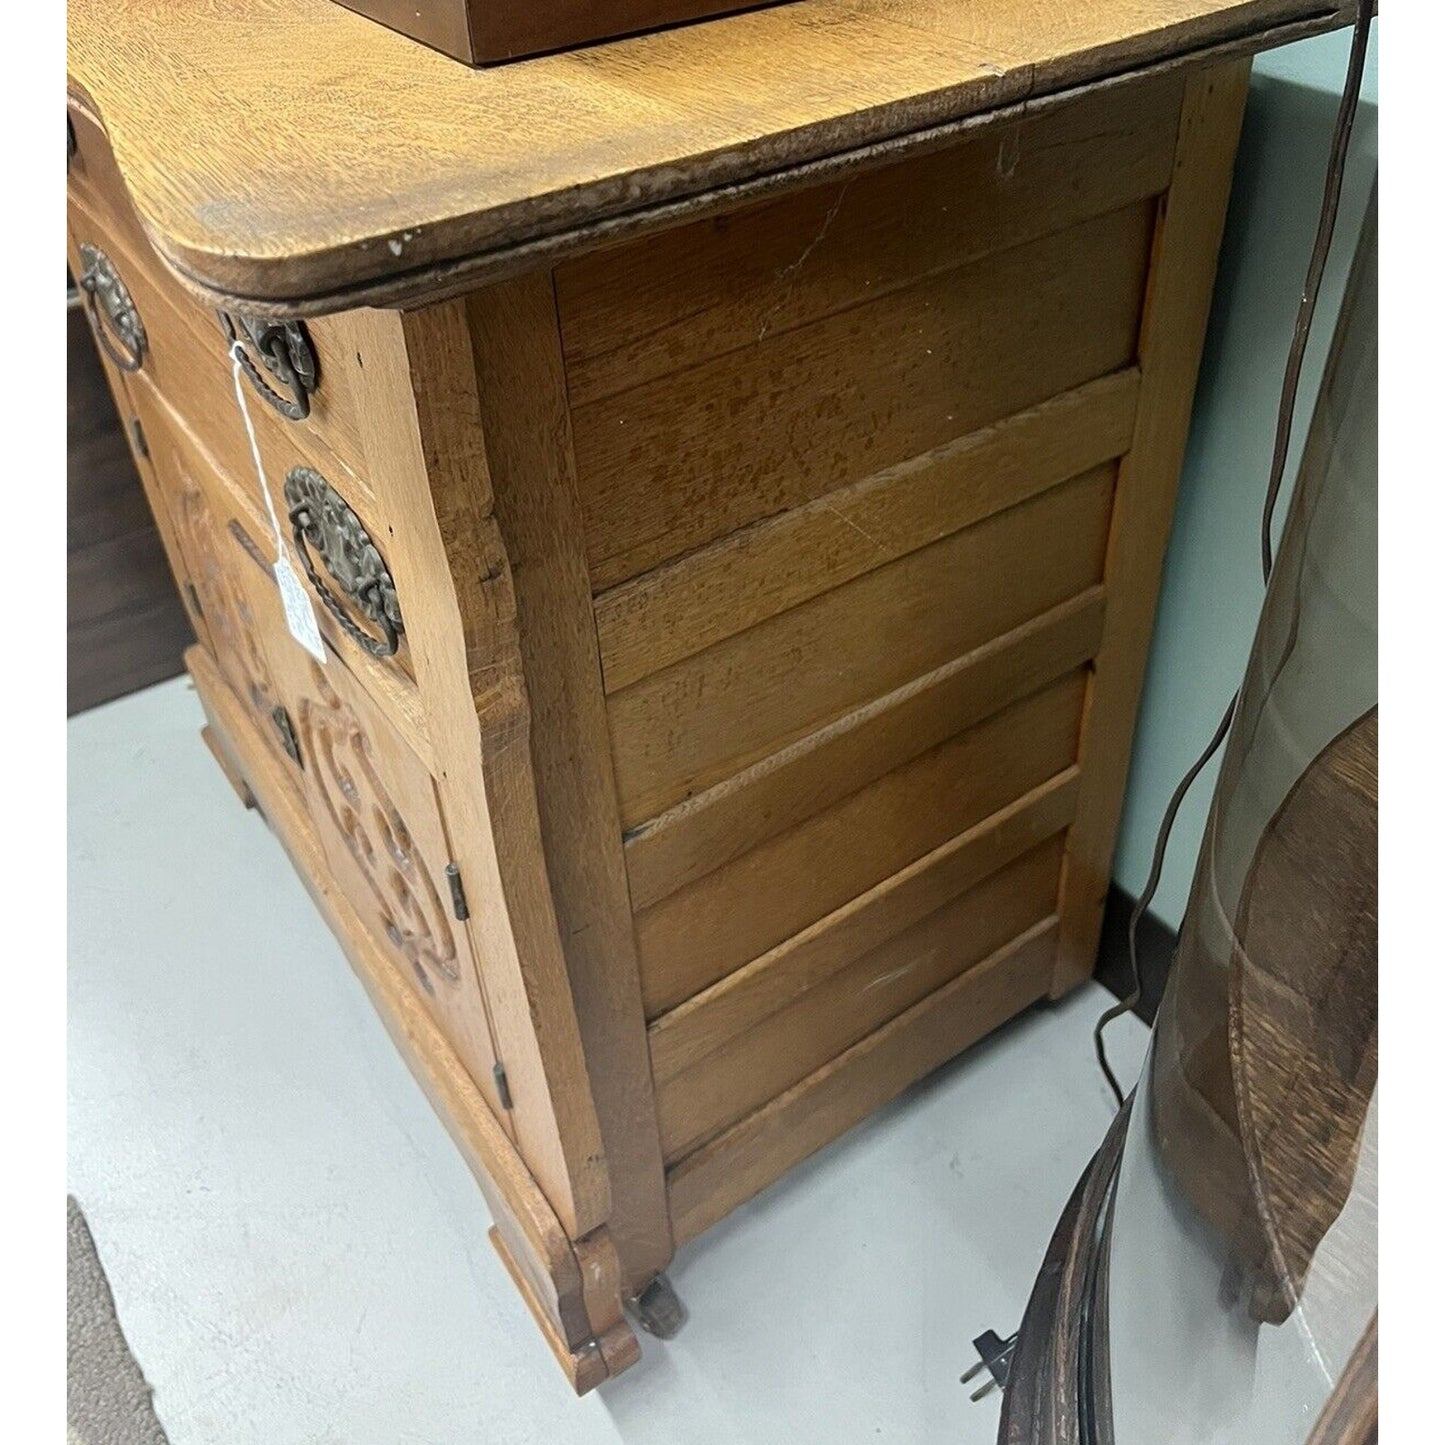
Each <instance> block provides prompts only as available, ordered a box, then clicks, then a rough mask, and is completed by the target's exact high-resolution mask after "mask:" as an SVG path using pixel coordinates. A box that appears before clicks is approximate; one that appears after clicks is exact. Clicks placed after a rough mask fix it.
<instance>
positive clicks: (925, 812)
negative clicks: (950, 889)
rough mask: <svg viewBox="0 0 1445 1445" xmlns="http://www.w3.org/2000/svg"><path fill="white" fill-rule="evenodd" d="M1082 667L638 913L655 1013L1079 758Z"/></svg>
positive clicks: (647, 992) (645, 986)
mask: <svg viewBox="0 0 1445 1445" xmlns="http://www.w3.org/2000/svg"><path fill="white" fill-rule="evenodd" d="M1083 697H1084V677H1083V674H1082V673H1081V672H1079V673H1075V674H1074V675H1073V676H1071V677H1067V678H1064V679H1062V680H1060V681H1059V682H1056V683H1054V684H1052V685H1051V686H1049V687H1047V688H1045V689H1044V690H1043V691H1042V692H1039V693H1036V694H1035V695H1034V696H1033V697H1030V698H1026V699H1024V700H1023V701H1022V702H1019V703H1015V704H1014V705H1013V706H1012V707H1008V708H1005V709H1004V710H1003V711H1002V712H999V713H996V714H994V716H993V717H991V718H989V719H988V720H987V721H986V722H983V723H980V724H978V725H977V726H975V727H973V728H970V729H969V730H968V731H966V732H963V733H961V734H959V735H958V736H957V737H955V738H950V739H949V740H948V741H947V742H945V743H942V744H940V745H939V746H938V747H936V748H932V749H930V750H929V751H928V752H926V753H924V754H923V755H922V756H921V757H918V758H915V759H914V760H913V761H912V762H910V763H908V764H906V765H905V766H903V767H901V768H897V769H895V770H894V771H893V772H891V773H888V774H887V775H886V776H884V777H882V778H880V779H878V781H877V782H875V783H872V784H870V785H869V786H868V787H865V788H861V789H860V790H859V791H858V792H856V793H854V794H852V796H850V797H848V798H845V799H844V800H843V801H842V802H840V803H838V804H835V805H834V806H833V807H831V808H828V809H825V810H824V811H823V812H821V813H818V814H816V815H815V816H813V817H812V818H810V819H808V820H807V822H805V823H801V824H799V825H798V826H797V827H795V828H791V829H789V830H788V831H787V832H786V833H782V834H779V835H778V837H776V838H772V839H770V840H769V841H768V842H766V843H764V844H762V845H761V846H759V847H757V848H754V849H753V850H752V851H751V852H749V853H746V854H744V855H743V856H742V857H741V858H738V859H736V860H735V861H733V862H732V863H729V864H728V865H727V866H726V867H723V868H719V869H716V870H715V871H714V872H712V873H709V874H707V875H706V876H705V877H703V878H700V879H698V880H697V882H695V883H692V884H689V885H688V886H687V887H685V888H682V889H680V890H679V891H678V892H676V893H674V894H672V895H671V896H670V897H668V898H665V899H663V900H662V902H660V903H657V904H654V905H653V906H652V907H651V908H646V909H643V910H642V911H641V912H640V913H638V914H637V917H636V926H637V944H638V961H639V964H640V966H641V969H642V994H643V1001H644V1004H645V1005H646V1009H647V1014H648V1017H649V1018H655V1017H656V1016H657V1015H658V1014H660V1013H664V1012H666V1011H667V1010H668V1009H669V1008H672V1007H674V1006H675V1005H677V1004H679V1003H681V1002H682V1000H683V999H685V998H688V997H689V996H690V995H692V994H694V993H696V992H697V991H698V990H699V989H702V988H706V987H707V986H708V985H709V984H711V983H714V982H716V980H717V979H719V978H721V977H722V976H723V975H724V974H727V973H730V972H731V971H732V970H733V969H735V968H740V967H741V966H742V965H743V964H745V963H747V962H748V961H749V960H750V959H754V958H756V957H758V955H759V954H761V953H763V952H765V951H766V950H767V949H769V948H772V947H774V946H775V945H776V944H778V943H781V942H782V941H783V940H784V939H785V938H788V937H790V936H791V935H792V934H794V933H797V932H798V931H799V930H800V929H803V928H806V927H807V926H808V925H809V924H810V923H813V922H815V921H816V920H817V919H819V918H821V917H823V916H824V915H825V914H827V913H830V912H832V910H833V909H835V908H838V907H840V906H842V905H843V904H844V903H846V902H847V901H848V900H849V899H850V898H856V897H857V896H858V894H860V893H862V892H863V891H864V890H865V889H867V888H871V887H872V886H873V885H874V884H876V883H878V882H881V881H882V880H883V879H884V878H887V877H888V876H889V875H890V874H892V873H896V872H897V871H898V870H899V869H900V868H902V867H904V866H906V865H907V864H909V863H911V862H913V860H914V859H916V858H919V857H921V856H922V855H923V854H925V853H927V852H928V851H929V850H930V849H932V848H936V847H937V846H938V845H939V844H940V843H942V842H944V841H945V840H947V839H949V838H951V837H953V836H954V835H955V834H957V833H960V832H962V831H963V830H964V829H965V828H968V827H970V826H972V825H973V824H974V823H976V822H978V821H979V820H980V819H981V818H985V817H987V816H988V815H989V814H990V813H992V812H994V811H996V810H997V809H999V808H1001V807H1003V806H1005V805H1006V804H1008V803H1010V802H1012V801H1013V800H1014V799H1015V798H1018V797H1020V796H1021V795H1022V794H1024V793H1026V792H1028V791H1029V790H1030V789H1031V788H1034V787H1036V786H1038V784H1040V783H1042V782H1044V781H1045V780H1046V779H1048V778H1051V777H1053V776H1054V775H1055V774H1056V773H1059V772H1062V771H1063V770H1064V769H1065V768H1067V767H1069V766H1070V765H1071V764H1072V763H1073V761H1074V755H1075V749H1076V746H1077V742H1078V727H1079V715H1080V710H1081V708H1082V706H1083Z"/></svg>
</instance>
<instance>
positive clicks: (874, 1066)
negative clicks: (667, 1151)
mask: <svg viewBox="0 0 1445 1445" xmlns="http://www.w3.org/2000/svg"><path fill="white" fill-rule="evenodd" d="M1056 934H1057V923H1056V921H1055V920H1054V919H1052V918H1049V919H1045V920H1044V921H1043V922H1041V923H1037V924H1035V925H1034V926H1033V927H1032V928H1030V929H1029V930H1028V931H1027V932H1026V933H1025V934H1023V935H1022V936H1021V937H1019V938H1017V939H1015V940H1014V941H1013V942H1012V943H1008V944H1005V945H1004V947H1003V948H1001V949H999V950H998V952H996V953H995V954H993V955H992V956H991V957H990V958H988V959H986V960H985V961H984V962H983V963H980V964H978V965H976V966H975V967H973V968H971V969H969V970H968V971H967V972H965V973H963V974H961V975H960V976H959V977H958V978H955V979H954V980H953V981H952V982H950V983H947V984H945V985H944V986H943V987H942V988H941V989H939V990H938V991H937V992H935V993H932V994H930V995H929V996H928V997H927V998H925V999H923V1000H921V1001H920V1002H919V1003H916V1004H914V1006H913V1007H912V1008H911V1009H909V1010H908V1011H907V1012H906V1013H902V1014H899V1016H898V1017H897V1018H895V1019H892V1020H891V1021H890V1022H888V1023H886V1024H884V1025H883V1027H882V1028H880V1029H878V1030H877V1031H876V1032H875V1033H872V1034H870V1035H869V1036H868V1037H867V1038H866V1039H863V1040H861V1041H860V1042H858V1043H856V1044H854V1045H853V1047H852V1048H851V1049H848V1050H847V1051H846V1052H845V1053H843V1054H840V1055H839V1056H838V1057H837V1058H835V1059H833V1060H832V1061H831V1062H829V1063H827V1064H825V1065H824V1066H823V1067H822V1068H821V1069H819V1070H817V1071H816V1072H815V1073H813V1074H810V1075H809V1076H808V1077H807V1078H806V1079H803V1080H802V1081H801V1082H799V1083H797V1084H795V1085H794V1086H793V1087H792V1088H791V1089H789V1090H788V1091H787V1093H785V1094H782V1095H781V1096H779V1097H778V1098H776V1099H774V1100H772V1101H771V1102H770V1103H768V1104H766V1105H764V1106H763V1108H761V1109H759V1110H758V1111H757V1112H756V1113H754V1114H750V1115H749V1116H748V1117H747V1118H746V1119H743V1120H741V1121H739V1122H738V1123H737V1124H735V1125H733V1127H732V1128H731V1129H729V1130H727V1131H726V1132H725V1133H723V1134H720V1135H719V1136H718V1137H717V1138H716V1139H714V1140H712V1141H711V1142H710V1143H708V1144H705V1145H703V1147H702V1148H701V1149H698V1150H696V1151H695V1152H694V1153H692V1154H689V1155H688V1156H687V1158H685V1159H683V1160H682V1161H681V1162H679V1163H678V1164H676V1165H674V1166H673V1168H672V1169H670V1170H669V1171H668V1176H667V1182H668V1201H669V1204H670V1206H671V1209H672V1230H673V1235H674V1237H675V1238H676V1239H677V1241H678V1243H679V1244H681V1243H683V1242H684V1241H686V1240H689V1239H693V1238H695V1237H696V1236H697V1235H699V1234H701V1233H702V1232H703V1230H705V1229H707V1228H709V1227H710V1226H711V1225H713V1224H716V1223H717V1221H718V1220H719V1219H721V1218H722V1217H723V1216H724V1215H726V1214H729V1213H731V1211H732V1210H734V1209H736V1208H737V1207H738V1205H740V1204H742V1203H743V1202H744V1201H745V1200H748V1199H751V1198H752V1196H753V1195H754V1194H756V1193H758V1191H759V1190H761V1189H765V1188H766V1187H767V1186H768V1185H769V1184H771V1183H772V1182H773V1181H774V1180H775V1179H777V1178H779V1177H780V1176H781V1175H783V1174H785V1173H786V1172H787V1171H788V1170H789V1169H791V1168H792V1167H793V1165H795V1164H797V1163H798V1162H799V1161H801V1160H803V1159H806V1158H807V1157H808V1155H810V1154H812V1153H814V1152H816V1151H817V1150H818V1149H821V1148H822V1147H823V1145H825V1144H827V1143H829V1142H830V1141H832V1140H833V1139H836V1138H837V1137H838V1136H839V1135H840V1134H843V1133H845V1132H846V1131H847V1130H849V1129H851V1128H852V1127H853V1126H854V1125H855V1124H857V1123H858V1122H859V1121H860V1120H862V1119H865V1118H866V1117H867V1116H868V1115H869V1114H871V1113H873V1111H874V1110H875V1109H878V1108H881V1107H882V1106H883V1105H884V1104H886V1103H887V1102H888V1101H889V1100H890V1099H892V1098H894V1097H896V1096H897V1095H898V1094H900V1093H902V1092H903V1090H904V1089H906V1088H907V1087H908V1086H909V1085H910V1084H912V1083H915V1082H916V1081H917V1080H919V1079H921V1078H922V1077H923V1076H924V1075H925V1074H928V1073H931V1072H932V1071H933V1070H934V1069H936V1068H937V1067H938V1066H939V1065H940V1064H942V1063H944V1062H945V1061H946V1060H948V1059H951V1058H952V1057H953V1056H954V1055H955V1054H957V1053H959V1052H960V1051H961V1050H963V1049H965V1048H967V1047H968V1046H969V1045H970V1044H972V1043H975V1042H976V1041H977V1040H979V1039H981V1038H982V1037H983V1036H984V1035H985V1034H987V1033H989V1032H991V1031H992V1030H993V1029H996V1028H997V1027H998V1026H999V1025H1000V1024H1001V1023H1003V1022H1005V1020H1007V1019H1009V1018H1011V1017H1012V1016H1013V1015H1014V1014H1016V1013H1017V1012H1018V1011H1019V1010H1020V1009H1021V1008H1023V1007H1024V1006H1025V1005H1026V1004H1028V1003H1030V1002H1032V1001H1033V1000H1034V999H1036V998H1040V997H1042V996H1043V994H1044V993H1045V992H1047V990H1048V986H1049V978H1050V974H1051V972H1052V969H1053V960H1054V949H1055V938H1056Z"/></svg>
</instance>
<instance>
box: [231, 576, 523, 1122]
mask: <svg viewBox="0 0 1445 1445" xmlns="http://www.w3.org/2000/svg"><path fill="white" fill-rule="evenodd" d="M261 588H262V590H263V592H264V596H257V598H256V604H255V605H256V609H257V611H258V613H262V610H263V609H264V613H263V615H262V633H263V635H264V637H265V640H266V648H267V653H268V656H269V658H270V660H271V664H272V671H273V676H274V678H275V683H276V687H277V691H278V696H279V698H280V700H281V702H282V704H283V705H284V707H285V710H286V714H287V716H288V718H289V720H290V723H291V727H292V729H293V731H294V737H295V741H296V747H297V750H298V753H299V756H300V759H301V768H302V786H303V788H304V789H305V793H306V800H307V806H308V809H309V811H310V813H311V817H312V820H313V822H314V823H315V826H316V832H317V836H318V839H319V841H320V843H321V848H322V851H323V852H324V854H325V856H326V860H327V863H328V865H329V868H330V872H331V877H332V880H333V881H334V883H335V884H336V886H337V887H338V888H339V889H340V890H341V892H342V893H344V894H345V895H346V897H347V899H348V901H349V902H350V903H351V906H352V908H353V909H354V910H355V913H356V917H357V919H358V921H359V923H360V924H361V926H362V927H363V928H366V929H368V930H369V931H370V932H371V933H372V934H373V935H374V937H375V938H376V939H377V940H378V941H380V943H381V946H382V948H383V950H384V951H386V952H387V953H388V954H389V955H390V956H391V958H392V959H393V960H394V962H395V963H396V966H397V967H398V968H399V969H400V970H401V971H402V973H403V974H405V976H406V977H407V979H408V980H409V981H410V983H411V986H412V988H413V989H414V990H415V991H416V993H417V994H418V995H419V997H420V998H421V1000H422V1002H423V1004H424V1005H425V1007H426V1009H427V1011H428V1012H429V1013H430V1014H431V1016H432V1017H433V1018H434V1019H435V1020H436V1022H437V1025H438V1027H439V1028H440V1029H441V1030H442V1032H443V1033H444V1034H445V1035H446V1037H447V1039H448V1040H449V1042H450V1043H451V1045H452V1047H453V1048H454V1049H455V1050H456V1052H457V1055H458V1057H459V1058H461V1060H462V1062H463V1063H464V1064H465V1066H466V1068H467V1071H468V1073H469V1074H470V1075H471V1077H472V1079H473V1081H474V1082H475V1083H476V1084H477V1086H478V1087H479V1088H480V1089H481V1090H482V1092H483V1093H484V1094H485V1095H486V1096H487V1098H488V1099H489V1100H490V1101H491V1103H492V1105H493V1107H494V1109H496V1110H497V1112H498V1117H499V1118H500V1119H502V1120H503V1122H504V1123H509V1120H508V1116H507V1113H506V1111H505V1110H504V1109H503V1108H502V1107H501V1101H500V1098H499V1094H498V1088H497V1082H496V1078H495V1076H494V1066H495V1064H496V1051H495V1047H494V1045H493V1043H492V1037H491V1026H490V1021H489V1018H488V1013H487V1008H486V1003H485V998H484V995H483V993H482V989H481V983H480V980H479V977H478V973H477V967H476V960H475V957H474V955H473V952H472V945H471V939H470V935H469V932H468V929H467V925H466V921H465V919H466V912H467V909H466V905H465V902H464V896H465V895H464V894H462V893H461V892H460V891H458V890H457V889H456V888H454V885H453V882H452V880H451V878H450V877H449V876H448V875H449V870H450V868H451V859H452V849H451V844H450V841H449V839H448V836H447V829H446V823H445V820H444V819H443V817H442V812H441V806H440V801H439V798H438V795H437V788H436V783H435V782H434V780H433V778H432V775H431V773H430V771H429V770H428V768H427V766H426V764H425V763H424V762H423V761H422V760H421V759H420V758H419V757H418V756H417V754H416V753H415V752H414V751H413V750H412V748H411V747H410V746H409V745H408V743H407V742H406V741H405V739H404V738H403V737H402V735H401V734H400V732H398V730H397V729H396V727H395V726H393V724H392V723H391V722H390V721H389V720H388V718H387V717H386V715H385V713H384V711H383V710H382V708H381V706H380V705H379V704H378V703H377V702H376V700H375V699H374V698H373V697H372V696H371V694H370V693H369V692H368V691H367V690H366V689H365V688H364V687H362V686H361V684H360V683H359V682H358V681H357V680H356V678H355V677H354V676H353V675H352V674H351V672H350V671H349V670H348V669H347V668H346V666H345V665H344V663H342V662H341V660H340V659H339V658H337V657H336V656H334V655H330V654H328V661H327V663H326V664H325V665H324V666H323V665H321V664H320V663H318V662H317V661H316V660H315V659H314V658H313V657H311V656H310V655H309V654H308V653H307V652H306V651H305V649H304V648H302V647H301V645H300V644H299V643H297V642H296V641H294V640H293V638H292V637H291V635H290V634H289V632H288V631H287V629H286V623H285V616H284V613H283V611H282V609H281V602H280V597H279V595H278V594H277V591H276V588H275V585H274V583H272V582H270V581H269V579H266V578H262V579H261Z"/></svg>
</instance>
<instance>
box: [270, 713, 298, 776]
mask: <svg viewBox="0 0 1445 1445" xmlns="http://www.w3.org/2000/svg"><path fill="white" fill-rule="evenodd" d="M271 726H272V727H274V728H275V729H276V736H277V738H278V739H279V740H280V743H281V746H282V748H283V749H284V750H285V753H286V756H287V757H288V758H290V759H291V761H292V762H293V763H295V764H296V766H297V767H298V768H299V767H302V766H304V764H303V763H302V761H301V741H300V739H299V738H298V737H297V736H296V724H295V723H293V722H292V721H291V714H290V713H289V712H287V711H286V709H285V708H284V707H282V706H281V705H280V704H279V703H278V704H277V705H276V706H275V707H273V708H272V709H271Z"/></svg>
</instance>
